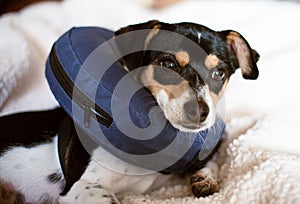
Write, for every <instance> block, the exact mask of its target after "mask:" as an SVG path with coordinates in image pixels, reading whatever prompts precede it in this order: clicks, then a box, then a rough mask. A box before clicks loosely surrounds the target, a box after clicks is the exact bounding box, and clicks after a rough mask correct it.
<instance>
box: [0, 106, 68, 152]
mask: <svg viewBox="0 0 300 204" xmlns="http://www.w3.org/2000/svg"><path fill="white" fill-rule="evenodd" d="M65 115H66V113H65V111H64V110H63V109H62V108H57V109H53V110H48V111H37V112H25V113H17V114H13V115H7V116H3V117H0V130H1V137H0V155H1V154H2V153H4V152H5V151H6V150H8V149H9V148H10V147H12V146H23V147H33V146H35V145H39V144H41V143H47V142H51V141H52V138H53V137H54V136H55V135H56V133H57V132H58V128H59V125H60V122H61V120H62V119H63V118H64V116H65Z"/></svg>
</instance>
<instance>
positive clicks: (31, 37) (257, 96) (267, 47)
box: [0, 0, 300, 204]
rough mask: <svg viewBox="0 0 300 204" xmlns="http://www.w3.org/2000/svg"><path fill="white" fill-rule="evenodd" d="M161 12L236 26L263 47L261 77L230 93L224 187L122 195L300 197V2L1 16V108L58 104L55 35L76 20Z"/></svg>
mask: <svg viewBox="0 0 300 204" xmlns="http://www.w3.org/2000/svg"><path fill="white" fill-rule="evenodd" d="M149 19H159V20H161V21H166V22H180V21H192V22H196V23H200V24H204V25H206V26H209V27H211V28H213V29H216V30H222V29H224V30H225V29H234V30H237V31H239V32H240V33H242V34H243V35H244V37H245V38H246V39H247V40H248V41H249V42H250V44H251V45H252V47H253V48H255V49H256V50H258V51H259V53H260V55H261V59H260V61H259V63H258V66H259V69H260V77H259V79H258V80H256V81H246V80H243V79H242V77H241V74H240V73H239V72H237V73H236V74H235V75H234V76H233V77H232V79H231V81H230V83H229V86H228V91H227V93H226V98H225V102H226V112H227V115H226V121H227V137H226V141H225V142H224V143H223V145H222V147H221V148H220V151H219V152H218V162H219V166H220V169H221V171H220V176H219V180H220V182H221V189H220V191H219V193H217V194H214V195H212V196H209V197H207V198H199V199H196V198H194V197H192V196H191V195H190V193H189V190H188V186H187V185H185V184H184V183H182V185H176V186H169V187H164V188H161V189H159V190H156V191H153V192H150V193H149V194H147V195H132V196H128V197H126V198H124V199H123V201H122V203H128V204H129V203H130V204H132V203H134V204H138V203H159V204H160V203H283V204H285V203H300V120H299V114H300V107H299V104H300V96H299V93H300V92H299V91H300V87H299V83H298V82H299V80H300V60H299V57H300V47H299V45H300V38H299V36H300V24H299V22H300V4H297V3H293V2H282V1H208V0H207V1H204V0H203V1H185V2H182V3H179V4H176V5H174V6H171V7H168V8H166V9H164V10H158V11H153V10H149V9H147V8H145V7H142V6H141V5H139V4H137V3H136V2H134V1H124V0H110V1H102V0H101V1H100V0H84V1H83V0H70V1H64V2H62V3H41V4H37V5H34V6H31V7H28V8H26V9H25V10H23V11H21V12H18V13H13V14H8V15H4V16H2V17H1V18H0V108H1V115H4V114H8V113H12V112H19V111H24V110H38V109H48V108H51V107H54V106H56V105H57V103H56V101H55V99H54V97H53V96H52V94H51V92H50V90H49V88H48V86H47V83H46V81H45V79H44V64H45V60H46V57H47V55H48V53H49V51H50V48H51V45H52V43H53V42H54V41H55V40H56V39H57V38H58V37H59V36H60V35H61V34H62V33H63V32H64V31H66V30H67V29H69V28H70V27H72V26H84V25H93V26H102V27H107V28H110V29H117V28H119V27H121V26H125V25H127V24H133V23H138V22H142V21H147V20H149Z"/></svg>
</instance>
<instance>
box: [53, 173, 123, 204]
mask: <svg viewBox="0 0 300 204" xmlns="http://www.w3.org/2000/svg"><path fill="white" fill-rule="evenodd" d="M59 203H60V204H85V203H88V204H118V203H120V202H119V201H118V200H117V198H116V197H115V196H114V194H112V193H111V192H110V191H109V190H107V189H105V188H103V187H102V186H101V184H99V183H97V182H88V181H85V180H82V179H80V180H79V181H77V182H76V183H75V184H74V186H73V187H72V189H71V190H70V192H68V193H67V195H65V196H61V197H60V198H59Z"/></svg>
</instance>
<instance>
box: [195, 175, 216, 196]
mask: <svg viewBox="0 0 300 204" xmlns="http://www.w3.org/2000/svg"><path fill="white" fill-rule="evenodd" d="M191 185H192V193H193V195H194V196H196V197H206V196H209V195H212V194H214V193H216V192H217V191H218V190H219V184H218V183H217V181H216V180H215V179H213V178H210V177H207V175H206V174H205V173H203V172H199V173H196V174H194V175H193V176H192V178H191Z"/></svg>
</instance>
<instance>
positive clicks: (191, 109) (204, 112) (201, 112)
mask: <svg viewBox="0 0 300 204" xmlns="http://www.w3.org/2000/svg"><path fill="white" fill-rule="evenodd" d="M184 110H185V112H186V115H187V118H188V119H189V120H191V121H193V122H200V123H202V122H204V121H205V119H206V118H207V116H208V114H209V107H208V105H207V104H206V103H205V102H204V101H203V100H200V101H194V100H191V101H188V102H186V103H185V104H184Z"/></svg>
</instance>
